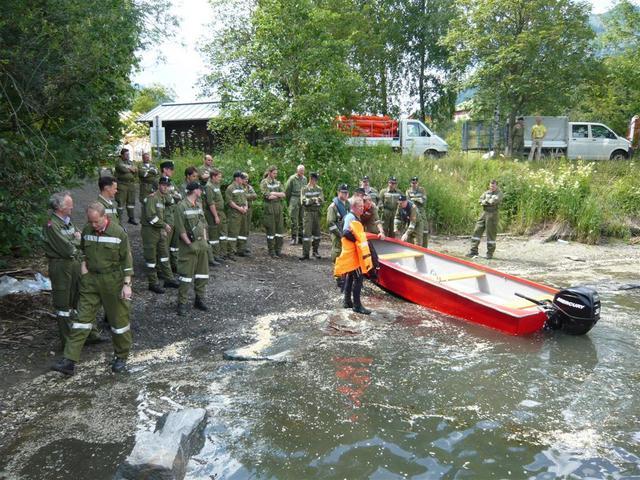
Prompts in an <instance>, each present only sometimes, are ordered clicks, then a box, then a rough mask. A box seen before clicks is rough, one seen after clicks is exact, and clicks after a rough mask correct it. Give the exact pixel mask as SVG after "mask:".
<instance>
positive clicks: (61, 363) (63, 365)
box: [51, 358, 76, 377]
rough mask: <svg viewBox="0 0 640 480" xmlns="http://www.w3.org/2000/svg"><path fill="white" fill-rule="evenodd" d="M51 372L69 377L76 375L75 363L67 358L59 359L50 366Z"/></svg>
mask: <svg viewBox="0 0 640 480" xmlns="http://www.w3.org/2000/svg"><path fill="white" fill-rule="evenodd" d="M51 370H55V371H56V372H60V373H63V374H65V375H67V376H69V377H70V376H71V375H73V374H74V373H76V362H74V361H73V360H69V359H68V358H61V359H60V360H58V361H57V362H56V363H54V364H53V365H52V366H51Z"/></svg>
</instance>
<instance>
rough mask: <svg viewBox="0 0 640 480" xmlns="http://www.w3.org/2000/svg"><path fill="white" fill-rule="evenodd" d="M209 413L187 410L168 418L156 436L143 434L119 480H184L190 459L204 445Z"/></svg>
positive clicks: (171, 414) (116, 477)
mask: <svg viewBox="0 0 640 480" xmlns="http://www.w3.org/2000/svg"><path fill="white" fill-rule="evenodd" d="M206 417H207V412H206V410H205V409H204V408H185V409H184V410H180V411H177V412H171V413H169V414H167V415H164V416H163V417H162V418H161V419H160V420H158V423H157V425H156V431H155V432H142V433H140V434H138V435H137V437H136V443H135V445H134V447H133V450H132V451H131V454H130V455H129V456H128V457H127V459H126V460H125V462H124V463H123V464H122V465H120V467H119V468H118V470H117V472H116V475H115V477H114V478H115V480H143V479H144V480H181V479H183V478H184V476H185V473H186V468H187V463H188V462H189V458H190V457H191V456H193V455H195V454H196V453H198V452H199V451H200V450H201V449H202V446H203V445H204V427H205V425H206Z"/></svg>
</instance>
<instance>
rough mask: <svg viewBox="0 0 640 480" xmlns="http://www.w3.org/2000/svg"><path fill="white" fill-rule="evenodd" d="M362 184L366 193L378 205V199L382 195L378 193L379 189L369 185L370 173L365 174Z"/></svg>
mask: <svg viewBox="0 0 640 480" xmlns="http://www.w3.org/2000/svg"><path fill="white" fill-rule="evenodd" d="M360 186H361V187H362V188H364V193H365V195H368V196H369V198H370V199H371V201H372V202H373V203H374V204H375V205H378V200H379V198H380V195H379V194H378V190H376V189H375V188H373V187H372V186H371V185H369V175H365V176H364V177H362V180H361V181H360Z"/></svg>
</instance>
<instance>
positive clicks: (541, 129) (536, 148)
mask: <svg viewBox="0 0 640 480" xmlns="http://www.w3.org/2000/svg"><path fill="white" fill-rule="evenodd" d="M546 135H547V127H545V126H544V125H543V124H542V117H540V116H538V117H536V124H535V125H534V126H533V127H531V150H529V161H531V160H533V155H534V152H535V156H536V160H540V156H541V155H542V142H543V140H544V137H545V136H546Z"/></svg>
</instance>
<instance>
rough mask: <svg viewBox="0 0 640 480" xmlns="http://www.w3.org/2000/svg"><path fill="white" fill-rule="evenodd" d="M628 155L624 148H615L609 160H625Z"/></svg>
mask: <svg viewBox="0 0 640 480" xmlns="http://www.w3.org/2000/svg"><path fill="white" fill-rule="evenodd" d="M628 157H629V155H628V154H627V152H625V151H624V150H616V151H615V152H613V153H612V154H611V156H610V157H609V158H610V159H611V160H626V159H627V158H628Z"/></svg>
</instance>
